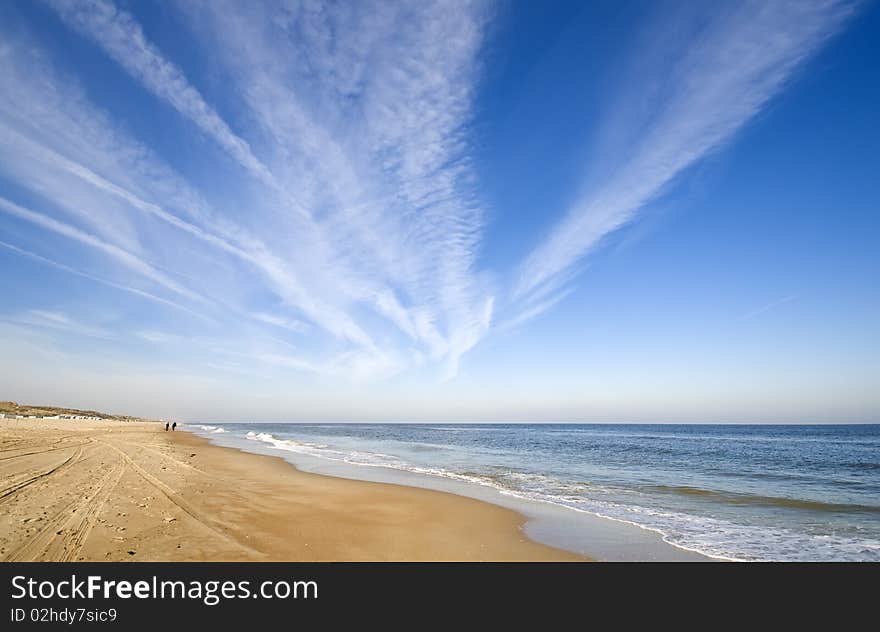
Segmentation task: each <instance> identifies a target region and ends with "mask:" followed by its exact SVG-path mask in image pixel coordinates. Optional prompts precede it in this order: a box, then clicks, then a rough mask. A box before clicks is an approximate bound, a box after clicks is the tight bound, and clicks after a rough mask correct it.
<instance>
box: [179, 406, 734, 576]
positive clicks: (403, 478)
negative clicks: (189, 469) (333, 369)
mask: <svg viewBox="0 0 880 632" xmlns="http://www.w3.org/2000/svg"><path fill="white" fill-rule="evenodd" d="M182 427H183V429H184V430H185V431H187V432H191V433H193V434H194V435H196V436H198V437H200V438H202V439H204V440H207V441H208V442H209V443H211V444H213V445H216V446H221V447H226V448H231V449H233V450H236V451H240V452H242V453H245V454H259V455H265V456H271V457H273V458H279V459H282V460H283V461H284V462H285V463H287V464H288V465H289V466H290V467H293V468H295V469H296V470H298V471H301V472H307V473H311V474H317V475H320V476H329V477H333V478H340V479H344V480H349V481H355V482H364V481H366V482H374V483H384V484H391V485H395V486H400V487H405V488H415V489H422V490H432V491H436V492H440V493H446V494H453V495H456V496H459V497H463V498H468V499H474V500H477V501H479V502H483V503H487V504H490V505H493V506H497V507H503V508H505V509H508V510H511V511H514V512H516V513H517V514H518V515H520V516H521V517H523V519H524V524H523V525H522V529H523V531H524V532H525V534H526V535H527V536H528V537H529V538H531V539H532V540H534V541H536V542H539V543H542V544H544V545H547V546H550V547H554V548H559V549H563V550H565V551H569V552H571V553H573V554H576V555H579V556H582V557H583V558H585V559H589V560H594V561H611V562H615V561H630V562H631V561H666V562H707V561H714V562H730V561H737V560H734V559H731V558H724V557H713V556H711V555H709V554H706V553H704V552H702V551H699V550H695V549H689V548H685V547H682V546H678V545H676V544H673V543H671V542H667V541H666V540H665V537H666V536H665V534H664V533H662V532H660V531H657V530H655V529H652V528H650V527H646V526H643V525H640V524H637V523H634V522H629V521H625V520H621V519H618V518H614V517H609V516H603V515H601V514H596V513H591V512H589V511H585V510H580V509H575V508H572V507H569V506H564V505H559V504H555V503H551V502H548V501H545V500H538V499H528V498H523V497H520V496H516V495H511V494H505V493H503V492H502V491H501V490H499V489H498V488H494V487H488V486H484V485H481V484H478V483H474V482H463V481H460V480H453V479H450V478H447V477H442V476H439V475H430V474H422V473H416V472H412V471H407V470H401V469H395V468H390V467H386V466H381V465H369V466H368V465H363V464H351V463H344V462H340V461H337V460H334V459H326V458H321V457H318V456H312V455H306V454H302V453H299V452H291V451H287V450H283V449H279V448H276V447H272V446H269V445H266V444H265V443H263V442H258V441H249V440H242V439H241V438H240V437H238V436H236V435H234V434H230V433H227V432H225V431H224V432H222V433H216V432H212V431H209V430H207V429H204V430H202V429H198V428H201V426H200V425H199V424H197V423H184V424H183V426H182ZM220 427H221V428H222V424H221V425H220Z"/></svg>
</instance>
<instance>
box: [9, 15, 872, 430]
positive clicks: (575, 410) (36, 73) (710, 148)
mask: <svg viewBox="0 0 880 632" xmlns="http://www.w3.org/2000/svg"><path fill="white" fill-rule="evenodd" d="M698 5H700V6H698ZM878 31H880V11H878V7H877V5H876V3H857V2H843V1H830V0H828V1H820V0H815V1H801V2H784V1H778V2H772V3H766V2H729V3H711V5H708V4H705V5H701V3H672V2H633V3H621V2H598V3H591V4H590V5H589V6H587V5H586V3H562V2H553V3H528V2H500V3H490V2H440V3H433V2H424V1H420V2H412V3H407V2H399V3H377V4H371V3H366V2H365V3H333V4H324V3H318V2H301V3H297V2H290V3H283V2H277V3H257V2H249V3H241V2H193V1H189V0H188V1H186V2H182V1H181V2H163V3H153V2H124V1H122V0H116V1H115V3H114V2H113V1H111V0H93V1H88V2H72V1H67V0H46V1H39V2H33V3H24V2H19V3H3V4H2V5H0V35H2V46H0V83H2V86H0V280H2V284H3V288H4V292H3V297H4V300H3V302H2V304H0V345H2V348H3V351H4V353H3V355H4V358H5V360H4V362H3V364H2V368H0V397H2V398H6V399H14V400H18V401H25V402H40V403H55V404H65V405H74V406H87V407H93V408H103V409H109V410H113V411H118V412H126V413H131V414H142V415H156V416H176V417H181V418H188V419H196V418H198V419H205V420H300V419H302V420H324V419H326V420H389V421H419V420H449V421H596V422H599V421H610V422H617V421H639V422H651V421H657V422H667V421H668V422H681V421H684V422H688V421H694V422H716V421H717V422H866V421H867V422H876V421H878V419H880V383H878V381H880V380H878V376H880V359H878V358H880V336H878V323H880V292H878V284H877V282H876V278H877V271H878V269H880V248H878V245H880V234H878V229H880V217H878V210H880V209H878V206H880V205H878V201H880V190H878V188H880V184H878V183H880V178H878V177H877V166H878V162H877V156H878V152H880V131H878V130H880V125H878V124H877V112H878V111H880V109H878V105H880V81H878V79H880V77H878V72H880V71H878V68H880V48H878V46H877V44H876V41H877V35H878Z"/></svg>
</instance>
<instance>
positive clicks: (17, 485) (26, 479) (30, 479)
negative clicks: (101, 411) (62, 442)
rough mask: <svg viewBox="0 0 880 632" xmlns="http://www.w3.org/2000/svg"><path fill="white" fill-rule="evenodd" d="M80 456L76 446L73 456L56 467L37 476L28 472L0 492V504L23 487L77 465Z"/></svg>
mask: <svg viewBox="0 0 880 632" xmlns="http://www.w3.org/2000/svg"><path fill="white" fill-rule="evenodd" d="M82 454H83V449H82V446H78V447H77V448H76V449H75V451H74V453H73V454H71V455H70V456H68V457H67V458H66V459H64V460H63V461H61V463H58V464H57V465H54V466H52V467H50V468H49V469H48V470H45V471H43V472H38V473H37V474H33V473H30V472H29V473H27V474H25V475H24V476H23V477H21V478H19V480H17V481H15V482H13V483H12V484H11V485H8V486H7V487H5V488H3V489H2V490H0V504H3V503H4V502H6V501H7V500H9V498H10V497H11V496H12V495H13V494H16V493H18V492H20V491H21V490H22V489H24V488H25V487H28V486H29V485H32V484H33V483H36V482H37V481H39V480H41V479H44V478H47V477H49V476H52V475H54V474H59V473H60V472H63V471H64V470H66V469H67V468H69V467H71V466H72V465H74V464H75V463H77V462H78V461H79V460H80V459H82Z"/></svg>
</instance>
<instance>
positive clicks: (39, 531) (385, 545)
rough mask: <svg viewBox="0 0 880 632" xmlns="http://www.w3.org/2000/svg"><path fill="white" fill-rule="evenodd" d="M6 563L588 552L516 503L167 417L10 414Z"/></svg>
mask: <svg viewBox="0 0 880 632" xmlns="http://www.w3.org/2000/svg"><path fill="white" fill-rule="evenodd" d="M0 428H2V430H3V433H2V439H0V450H2V459H0V480H2V486H0V489H2V490H3V491H2V492H0V504H2V510H3V511H2V516H0V560H3V561H12V560H22V561H24V560H45V561H48V560H68V561H79V560H88V561H124V560H129V561H221V560H223V561H249V560H253V561H258V560H262V561H367V560H370V561H373V560H375V561H380V560H388V561H391V560H398V561H418V560H436V561H440V560H458V561H480V560H485V561H490V560H492V561H514V560H521V561H538V560H546V561H588V560H589V558H588V557H586V556H583V555H578V554H576V553H572V552H570V551H566V550H563V549H561V548H557V547H553V546H548V545H546V544H542V543H539V542H536V541H534V540H533V539H531V538H529V537H528V536H527V535H526V531H525V530H524V525H525V523H526V520H527V518H526V517H525V516H524V515H522V514H520V513H518V512H516V511H514V510H512V509H509V508H505V507H501V506H498V505H494V504H491V503H488V502H484V501H482V500H476V499H473V498H467V497H464V496H460V495H456V494H454V493H448V492H444V491H434V490H430V489H424V488H419V487H411V486H406V485H399V484H395V483H386V482H367V481H357V480H351V479H346V478H339V477H336V476H327V475H323V474H315V473H310V472H306V471H302V470H301V469H299V468H296V467H295V466H292V464H291V463H289V462H288V461H287V460H285V459H283V458H281V456H278V455H264V454H254V453H251V452H246V451H243V450H239V449H234V448H228V447H222V446H218V445H214V444H213V443H212V442H211V441H209V440H207V439H205V438H203V437H201V436H199V435H197V434H195V433H193V432H187V431H181V430H180V429H179V430H178V431H176V432H165V431H164V426H163V425H162V424H160V423H159V422H121V421H119V422H117V421H102V422H94V423H82V422H80V421H66V420H48V419H47V420H41V419H27V420H24V419H4V420H0Z"/></svg>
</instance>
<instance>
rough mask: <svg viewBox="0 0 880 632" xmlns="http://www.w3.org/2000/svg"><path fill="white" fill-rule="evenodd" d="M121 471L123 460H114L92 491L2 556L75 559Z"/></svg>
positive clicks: (31, 559)
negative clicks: (23, 542)
mask: <svg viewBox="0 0 880 632" xmlns="http://www.w3.org/2000/svg"><path fill="white" fill-rule="evenodd" d="M124 472H125V462H124V461H122V460H120V461H117V462H116V463H115V464H114V465H113V466H111V467H110V469H109V470H108V471H107V472H106V473H105V474H104V475H103V476H102V477H101V478H100V480H99V481H98V483H97V484H96V485H95V487H94V488H93V489H92V490H90V491H89V492H88V493H86V494H83V495H82V496H80V497H79V498H77V499H75V500H73V501H72V502H70V503H68V504H67V505H66V506H64V507H63V508H62V509H61V510H60V511H57V512H56V513H55V514H54V515H53V516H52V517H51V518H50V519H49V520H48V521H47V523H46V526H45V527H43V528H42V529H41V530H40V531H39V532H38V533H36V534H35V535H34V536H33V537H32V538H31V539H30V540H28V541H27V542H26V543H25V544H24V545H23V546H21V547H19V548H18V549H17V550H15V551H13V552H12V553H10V554H9V555H8V556H7V558H6V559H7V560H8V561H11V562H16V561H38V560H39V561H70V560H74V559H76V557H77V555H78V554H79V552H80V551H81V550H82V547H83V545H85V542H86V540H87V539H88V537H89V534H90V533H91V531H92V527H94V525H95V522H96V520H97V517H98V514H99V513H100V511H101V509H103V507H104V504H105V503H106V502H107V499H108V498H109V497H110V494H111V493H113V490H114V489H115V488H116V485H117V484H118V483H119V479H121V478H122V475H123V473H124Z"/></svg>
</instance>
